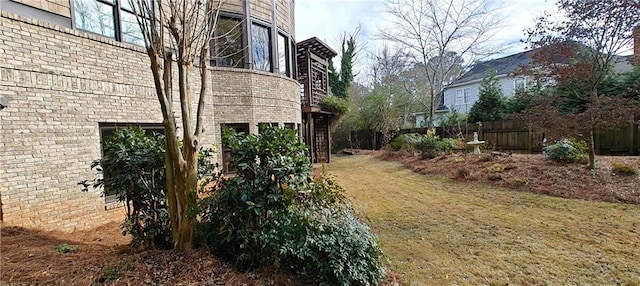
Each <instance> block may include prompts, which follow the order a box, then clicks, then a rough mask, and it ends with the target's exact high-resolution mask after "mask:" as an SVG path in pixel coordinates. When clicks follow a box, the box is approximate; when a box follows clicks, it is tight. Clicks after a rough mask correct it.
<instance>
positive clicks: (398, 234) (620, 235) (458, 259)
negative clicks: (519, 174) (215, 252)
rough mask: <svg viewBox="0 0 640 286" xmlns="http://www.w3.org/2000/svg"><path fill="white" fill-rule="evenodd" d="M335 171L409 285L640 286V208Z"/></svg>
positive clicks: (378, 169)
mask: <svg viewBox="0 0 640 286" xmlns="http://www.w3.org/2000/svg"><path fill="white" fill-rule="evenodd" d="M327 167H328V170H329V172H330V173H331V174H333V175H335V176H336V178H337V181H338V182H339V184H340V185H342V186H343V187H344V188H345V189H346V190H347V196H348V197H349V198H350V199H352V200H353V201H354V204H355V206H356V208H357V209H359V210H360V211H361V212H363V213H364V214H365V215H366V216H367V218H368V219H369V220H370V224H371V226H372V228H373V230H374V231H375V232H376V233H377V234H378V236H379V238H380V240H381V243H382V247H383V250H384V251H385V254H386V255H387V256H388V259H389V261H390V264H391V267H392V268H393V269H394V270H395V271H397V272H399V273H402V274H403V276H404V280H403V283H404V284H407V285H481V284H485V285H506V284H515V285H531V284H535V285H545V284H546V285H573V284H579V285H585V284H590V285H616V284H621V285H640V207H639V206H638V205H632V204H620V203H605V202H593V201H583V200H577V199H564V198H557V197H550V196H544V195H537V194H532V193H528V192H516V191H510V190H506V189H501V188H499V187H492V186H488V185H484V184H481V183H465V182H455V181H452V180H450V179H448V178H445V177H443V176H437V175H420V174H417V173H414V172H412V171H411V170H408V169H406V168H405V167H403V166H402V165H401V164H399V163H396V162H388V161H381V160H378V159H375V158H373V157H370V156H365V155H358V156H350V157H335V158H334V160H333V162H332V163H331V164H329V165H328V166H327Z"/></svg>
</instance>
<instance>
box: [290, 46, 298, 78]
mask: <svg viewBox="0 0 640 286" xmlns="http://www.w3.org/2000/svg"><path fill="white" fill-rule="evenodd" d="M290 47H291V48H290V49H289V51H290V55H289V56H290V57H291V67H293V68H292V69H291V78H293V79H298V70H297V66H298V64H297V62H298V59H297V58H296V57H297V54H296V53H297V49H296V42H295V41H294V40H293V39H291V45H290Z"/></svg>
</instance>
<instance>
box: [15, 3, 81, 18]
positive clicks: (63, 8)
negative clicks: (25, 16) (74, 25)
mask: <svg viewBox="0 0 640 286" xmlns="http://www.w3.org/2000/svg"><path fill="white" fill-rule="evenodd" d="M3 1H7V0H3ZM8 1H13V2H18V3H22V4H24V5H27V6H31V7H34V8H38V9H40V10H44V11H49V12H51V13H55V14H58V15H60V16H65V17H71V8H70V6H71V5H70V3H71V1H70V0H8Z"/></svg>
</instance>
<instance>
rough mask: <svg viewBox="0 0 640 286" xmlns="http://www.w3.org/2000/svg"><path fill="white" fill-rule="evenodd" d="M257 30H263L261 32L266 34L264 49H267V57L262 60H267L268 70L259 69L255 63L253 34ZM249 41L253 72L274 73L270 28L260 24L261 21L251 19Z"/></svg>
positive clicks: (268, 25)
mask: <svg viewBox="0 0 640 286" xmlns="http://www.w3.org/2000/svg"><path fill="white" fill-rule="evenodd" d="M259 29H263V31H266V34H267V41H268V42H267V43H266V45H265V46H266V48H267V55H266V56H265V57H264V58H265V59H266V60H267V62H268V64H269V67H268V69H263V68H259V67H258V65H257V63H256V47H257V45H256V41H254V39H255V38H254V36H255V34H254V33H256V31H258V30H259ZM250 39H251V54H252V55H253V57H252V60H253V69H254V70H259V71H266V72H271V73H273V72H274V66H275V64H274V62H273V53H274V51H273V49H272V47H273V31H272V27H270V24H269V23H265V22H262V21H257V20H255V19H252V20H251V36H250Z"/></svg>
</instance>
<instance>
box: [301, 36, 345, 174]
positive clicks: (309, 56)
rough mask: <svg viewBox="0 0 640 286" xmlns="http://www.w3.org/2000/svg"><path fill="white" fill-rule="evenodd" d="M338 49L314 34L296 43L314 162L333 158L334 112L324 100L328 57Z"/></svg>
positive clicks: (308, 141) (307, 138)
mask: <svg viewBox="0 0 640 286" xmlns="http://www.w3.org/2000/svg"><path fill="white" fill-rule="evenodd" d="M336 55H337V53H336V52H335V51H334V50H333V49H331V48H330V47H329V46H327V44H325V43H323V42H322V41H320V40H319V39H318V38H316V37H313V38H310V39H307V40H304V41H302V42H299V43H298V44H296V57H297V60H298V82H300V84H301V85H302V87H301V91H302V94H301V104H302V121H303V126H304V130H303V132H304V139H305V143H306V144H307V145H308V146H309V152H310V154H309V155H310V157H311V162H313V163H321V162H324V163H329V162H330V161H331V130H330V126H331V119H332V118H333V114H332V113H331V112H327V111H323V110H322V108H321V106H320V104H321V103H322V99H323V98H324V97H325V96H327V95H329V64H328V60H329V59H331V58H333V57H335V56H336Z"/></svg>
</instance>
